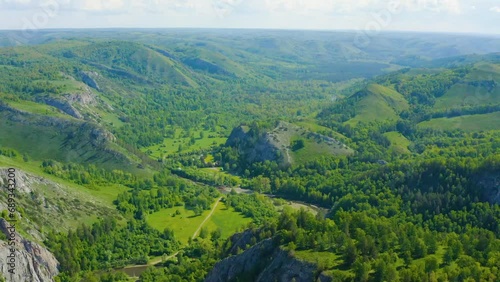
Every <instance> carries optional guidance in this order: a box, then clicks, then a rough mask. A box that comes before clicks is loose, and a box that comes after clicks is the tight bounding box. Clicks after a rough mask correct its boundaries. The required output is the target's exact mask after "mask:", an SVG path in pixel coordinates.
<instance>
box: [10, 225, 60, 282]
mask: <svg viewBox="0 0 500 282" xmlns="http://www.w3.org/2000/svg"><path fill="white" fill-rule="evenodd" d="M9 226H10V223H8V222H7V221H5V220H4V219H3V218H1V219H0V232H2V233H3V234H5V236H9V235H10V232H9V231H8V229H7V228H8V227H9ZM15 243H16V244H15V249H16V251H15V253H14V255H15V266H14V265H12V266H9V265H8V262H7V256H8V255H10V254H11V252H10V248H11V246H9V245H8V243H7V241H5V240H0V271H1V273H2V275H3V276H4V277H5V278H6V279H7V281H9V282H26V281H30V282H49V281H54V280H53V278H54V277H55V276H56V275H57V274H58V273H59V271H58V269H57V267H58V265H59V262H58V261H57V260H56V258H55V257H54V255H53V254H52V253H50V252H49V251H48V250H47V249H45V248H44V247H42V246H40V245H38V244H36V243H33V242H31V241H28V240H26V239H25V238H24V237H22V236H21V235H19V234H17V233H16V236H15ZM11 267H14V268H13V269H14V270H13V272H14V274H12V273H10V272H9V269H10V268H11Z"/></svg>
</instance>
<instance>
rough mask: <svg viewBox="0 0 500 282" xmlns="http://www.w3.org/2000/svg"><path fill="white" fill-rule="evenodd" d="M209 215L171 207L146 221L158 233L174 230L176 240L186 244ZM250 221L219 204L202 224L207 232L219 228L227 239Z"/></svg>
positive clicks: (156, 213) (206, 212)
mask: <svg viewBox="0 0 500 282" xmlns="http://www.w3.org/2000/svg"><path fill="white" fill-rule="evenodd" d="M177 210H178V211H179V212H180V214H179V215H175V212H176V211H177ZM209 213H210V211H209V210H207V211H204V212H203V214H202V215H200V216H195V213H194V211H192V210H188V209H186V208H185V207H173V208H169V209H163V210H161V211H159V212H155V213H152V214H150V215H148V216H147V218H146V221H147V222H148V223H149V224H150V225H151V226H152V227H153V228H156V229H158V230H160V231H163V230H164V229H165V228H166V227H168V228H171V229H172V230H174V234H175V236H176V238H177V239H178V240H180V241H181V242H182V243H183V244H187V242H188V239H189V238H190V237H192V236H193V234H194V232H195V231H196V230H197V229H198V227H199V226H200V224H201V223H202V222H203V220H205V218H206V216H207V215H208V214H209ZM251 221H252V220H251V219H250V218H245V217H244V216H243V215H241V214H240V213H238V212H236V211H235V210H234V209H233V208H227V206H226V205H225V204H224V203H222V202H220V203H219V204H218V205H217V207H216V209H215V212H214V214H213V215H212V217H211V218H210V219H209V220H208V221H207V222H206V223H205V224H204V227H207V228H208V229H209V231H214V230H216V229H217V228H220V229H221V232H222V237H224V238H227V237H229V236H230V235H231V234H233V233H234V232H235V231H237V230H238V228H240V227H242V226H244V225H246V224H247V223H249V222H251Z"/></svg>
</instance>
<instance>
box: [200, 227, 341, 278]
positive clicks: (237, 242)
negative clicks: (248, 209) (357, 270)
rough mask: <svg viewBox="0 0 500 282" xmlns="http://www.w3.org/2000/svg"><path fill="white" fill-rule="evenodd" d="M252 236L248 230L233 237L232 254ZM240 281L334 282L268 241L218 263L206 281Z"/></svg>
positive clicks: (314, 266) (315, 267) (312, 266)
mask: <svg viewBox="0 0 500 282" xmlns="http://www.w3.org/2000/svg"><path fill="white" fill-rule="evenodd" d="M252 236H253V234H252V233H251V232H248V231H247V232H244V233H241V234H237V235H235V236H233V237H232V238H231V240H232V248H231V250H230V253H233V251H234V250H237V249H241V248H242V247H244V246H245V245H246V244H248V242H250V238H251V237H252ZM238 280H241V281H256V282H268V281H280V282H289V281H296V282H300V281H304V282H305V281H307V282H311V281H323V282H327V281H331V278H329V277H328V276H326V275H323V274H321V273H319V271H318V270H317V266H316V265H315V264H313V263H310V262H305V261H301V260H298V259H297V258H295V257H294V256H293V255H292V254H290V253H289V252H288V251H286V250H284V249H282V248H281V247H279V246H278V245H277V244H276V242H275V241H274V240H273V239H266V240H263V241H261V242H259V243H257V244H256V245H255V246H253V247H251V248H249V249H248V250H246V251H244V252H243V253H241V254H238V255H234V256H230V257H228V258H226V259H224V260H222V261H220V262H218V263H217V264H216V265H215V266H214V268H213V269H212V271H210V273H209V274H208V275H207V277H206V278H205V282H223V281H238Z"/></svg>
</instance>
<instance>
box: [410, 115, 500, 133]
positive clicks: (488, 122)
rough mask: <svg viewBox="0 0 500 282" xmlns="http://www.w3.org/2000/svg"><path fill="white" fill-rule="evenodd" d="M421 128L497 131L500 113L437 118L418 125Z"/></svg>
mask: <svg viewBox="0 0 500 282" xmlns="http://www.w3.org/2000/svg"><path fill="white" fill-rule="evenodd" d="M418 126H419V127H421V128H432V129H437V130H454V129H461V130H465V131H469V132H473V131H484V130H495V129H498V128H499V127H500V112H495V113H491V114H483V115H466V116H460V117H454V118H437V119H431V120H429V121H424V122H421V123H419V124H418Z"/></svg>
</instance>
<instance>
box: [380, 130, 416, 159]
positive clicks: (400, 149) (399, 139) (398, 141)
mask: <svg viewBox="0 0 500 282" xmlns="http://www.w3.org/2000/svg"><path fill="white" fill-rule="evenodd" d="M384 136H385V137H387V139H389V141H390V142H391V147H390V149H391V150H392V151H394V152H396V153H398V154H409V153H411V152H410V150H408V146H410V144H411V141H410V140H408V139H406V137H404V136H403V134H401V133H399V132H396V131H392V132H387V133H384Z"/></svg>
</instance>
